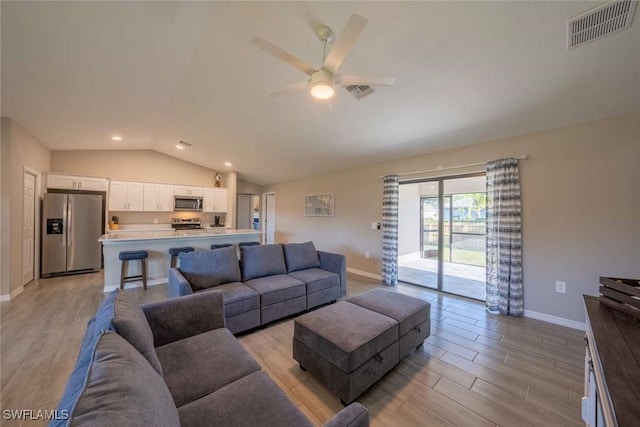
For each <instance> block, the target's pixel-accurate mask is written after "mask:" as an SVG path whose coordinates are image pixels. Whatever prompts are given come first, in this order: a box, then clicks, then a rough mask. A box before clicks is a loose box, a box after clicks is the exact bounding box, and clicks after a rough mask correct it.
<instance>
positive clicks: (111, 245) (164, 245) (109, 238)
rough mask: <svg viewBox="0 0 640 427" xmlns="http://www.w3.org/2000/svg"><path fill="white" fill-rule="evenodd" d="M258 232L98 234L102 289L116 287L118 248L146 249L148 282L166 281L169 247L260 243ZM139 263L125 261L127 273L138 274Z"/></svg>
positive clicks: (138, 283) (138, 284)
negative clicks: (101, 266) (102, 274)
mask: <svg viewBox="0 0 640 427" xmlns="http://www.w3.org/2000/svg"><path fill="white" fill-rule="evenodd" d="M261 240H262V232H261V231H259V230H249V229H247V230H232V229H226V228H207V229H201V230H181V231H170V230H166V231H165V230H163V231H141V232H126V233H117V232H116V233H114V232H111V233H109V234H104V235H102V236H101V237H100V238H99V239H98V241H99V242H100V243H102V253H103V256H104V292H110V291H112V290H114V289H116V288H118V287H120V269H121V261H120V259H119V258H118V254H119V253H120V252H121V251H147V252H149V258H147V263H148V264H147V275H148V281H147V284H148V285H157V284H161V283H166V282H167V277H168V274H169V268H170V266H171V256H170V255H169V248H175V247H183V246H191V247H193V248H194V249H195V250H196V251H204V250H207V251H208V250H210V248H211V245H212V244H214V243H232V244H238V243H240V242H261ZM140 264H141V263H140V262H129V269H128V272H127V276H135V275H139V274H141V265H140ZM141 286H142V281H141V280H140V281H135V282H127V283H125V289H126V288H130V287H141Z"/></svg>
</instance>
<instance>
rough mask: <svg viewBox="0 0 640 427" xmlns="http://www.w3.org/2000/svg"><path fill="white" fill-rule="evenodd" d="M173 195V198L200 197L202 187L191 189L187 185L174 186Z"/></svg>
mask: <svg viewBox="0 0 640 427" xmlns="http://www.w3.org/2000/svg"><path fill="white" fill-rule="evenodd" d="M173 194H174V195H175V196H195V197H202V187H191V186H188V185H174V186H173Z"/></svg>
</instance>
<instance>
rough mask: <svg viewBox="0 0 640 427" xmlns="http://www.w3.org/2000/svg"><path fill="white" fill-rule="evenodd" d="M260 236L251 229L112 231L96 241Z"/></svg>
mask: <svg viewBox="0 0 640 427" xmlns="http://www.w3.org/2000/svg"><path fill="white" fill-rule="evenodd" d="M256 234H258V235H260V234H262V231H260V230H251V229H240V230H235V229H229V228H221V227H208V228H206V229H202V230H180V231H170V230H158V231H139V232H134V231H126V232H124V233H118V232H116V230H112V231H111V232H109V233H107V234H103V235H102V236H100V238H99V239H98V241H99V242H102V244H103V245H105V244H110V243H119V242H131V241H143V240H161V239H164V240H166V239H172V240H173V239H199V238H207V239H210V238H212V237H217V236H220V237H224V236H243V235H256Z"/></svg>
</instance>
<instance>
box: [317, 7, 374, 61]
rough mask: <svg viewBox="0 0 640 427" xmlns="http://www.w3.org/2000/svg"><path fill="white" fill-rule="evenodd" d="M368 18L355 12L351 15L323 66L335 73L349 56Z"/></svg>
mask: <svg viewBox="0 0 640 427" xmlns="http://www.w3.org/2000/svg"><path fill="white" fill-rule="evenodd" d="M368 22H369V21H367V19H365V18H363V17H362V16H360V15H356V14H355V13H354V14H353V15H351V16H350V17H349V20H348V21H347V25H345V27H344V30H342V33H341V34H340V37H338V39H337V40H336V43H335V44H334V45H333V49H331V52H329V55H327V58H326V59H325V60H324V64H322V68H324V69H326V70H329V71H331V72H332V73H335V72H336V71H337V70H338V67H340V64H342V61H344V59H345V58H346V57H347V55H348V54H349V52H351V49H352V48H353V46H354V45H355V44H356V41H358V37H360V34H361V33H362V31H364V28H365V27H366V26H367V23H368Z"/></svg>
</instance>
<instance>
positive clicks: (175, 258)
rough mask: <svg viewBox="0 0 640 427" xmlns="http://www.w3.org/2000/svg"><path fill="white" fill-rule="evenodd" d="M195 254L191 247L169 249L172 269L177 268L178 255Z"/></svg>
mask: <svg viewBox="0 0 640 427" xmlns="http://www.w3.org/2000/svg"><path fill="white" fill-rule="evenodd" d="M187 252H193V248H192V247H191V246H183V247H181V248H169V255H171V268H175V267H176V264H177V263H178V255H180V254H183V253H187Z"/></svg>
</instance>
